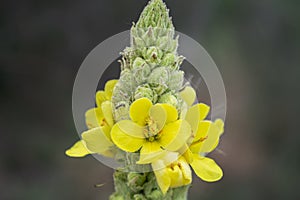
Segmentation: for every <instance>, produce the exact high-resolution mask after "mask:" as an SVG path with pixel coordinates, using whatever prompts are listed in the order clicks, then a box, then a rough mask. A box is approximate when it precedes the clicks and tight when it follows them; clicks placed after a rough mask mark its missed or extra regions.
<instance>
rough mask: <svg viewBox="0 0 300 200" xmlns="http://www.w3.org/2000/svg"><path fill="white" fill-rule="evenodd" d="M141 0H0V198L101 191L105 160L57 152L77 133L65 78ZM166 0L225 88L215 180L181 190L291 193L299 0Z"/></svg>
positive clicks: (48, 198) (295, 162)
mask: <svg viewBox="0 0 300 200" xmlns="http://www.w3.org/2000/svg"><path fill="white" fill-rule="evenodd" d="M146 2H147V1H146V0H106V1H105V0H88V1H83V0H81V1H79V0H73V1H71V0H60V1H58V0H52V1H50V0H39V1H37V0H25V1H16V0H10V1H2V2H1V6H0V113H1V115H0V152H1V154H0V155H1V156H0V199H1V200H18V199H22V200H35V199H43V200H53V199H63V200H68V199H72V200H81V199H91V200H93V199H107V198H108V196H109V194H110V193H112V191H113V181H112V172H113V170H112V169H110V168H108V167H106V166H104V165H102V164H101V163H99V162H98V161H97V160H95V159H94V158H93V157H87V158H84V159H71V158H68V157H66V156H65V155H64V151H65V149H66V148H67V147H69V146H70V145H71V144H72V143H73V142H75V141H76V140H77V139H78V135H77V133H76V130H75V126H74V123H73V118H72V108H71V101H72V99H71V97H72V87H73V82H74V79H75V76H76V73H77V70H78V69H79V67H80V64H81V62H82V61H83V59H84V58H85V56H86V55H87V54H88V53H89V52H90V51H91V50H92V49H93V48H94V47H95V46H96V45H98V44H99V43H100V42H102V41H103V40H105V39H106V38H108V37H110V36H112V35H113V34H116V33H119V32H121V31H124V30H127V29H129V28H130V26H131V23H132V22H133V21H136V20H137V18H138V16H139V13H140V12H141V10H142V8H143V7H144V6H145V4H146ZM166 2H167V4H168V7H169V8H170V9H171V15H172V16H173V20H174V24H175V26H176V29H177V30H178V31H180V32H183V33H185V34H187V35H189V36H191V37H192V38H194V39H196V40H197V41H199V42H200V43H201V44H202V45H203V46H204V47H205V48H206V50H207V51H208V52H209V53H210V55H211V56H212V57H213V59H214V60H215V62H216V64H217V65H218V67H219V70H220V72H221V74H222V76H223V79H224V83H225V86H226V91H227V98H228V112H227V121H226V130H225V135H224V136H223V138H222V141H221V145H220V147H219V149H220V151H216V152H215V153H213V155H212V157H213V158H215V159H216V160H217V162H218V163H219V164H220V165H221V166H222V167H223V169H224V173H225V176H224V178H223V180H222V181H220V182H218V183H215V184H209V183H205V182H202V181H201V180H199V179H197V178H196V177H195V178H194V182H193V186H192V188H191V190H190V195H189V197H190V199H195V200H196V199H202V200H209V199H222V200H227V199H228V200H233V199H234V200H241V199H243V200H248V199H249V200H253V199H256V200H263V199H273V200H275V199H276V200H277V199H289V200H290V199H291V200H296V199H300V190H299V189H298V186H299V179H300V172H299V170H300V155H299V153H300V134H299V128H298V127H297V126H298V125H299V122H298V120H299V114H300V112H299V111H300V106H299V102H300V84H299V82H298V81H299V79H300V37H299V36H300V12H299V9H300V1H298V0H285V1H283V0H261V1H252V0H244V1H238V0H188V1H184V0H166ZM199 96H200V97H201V94H199ZM200 99H201V98H200ZM99 183H104V184H105V185H104V186H103V187H100V188H95V187H94V185H95V184H99Z"/></svg>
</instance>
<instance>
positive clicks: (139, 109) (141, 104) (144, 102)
mask: <svg viewBox="0 0 300 200" xmlns="http://www.w3.org/2000/svg"><path fill="white" fill-rule="evenodd" d="M151 107H152V102H151V101H150V100H149V99H147V98H141V99H138V100H136V101H134V102H133V103H132V104H131V106H130V111H129V114H130V118H131V119H132V121H134V122H136V123H138V124H139V125H141V126H144V125H145V123H146V120H147V118H148V117H149V110H150V108H151Z"/></svg>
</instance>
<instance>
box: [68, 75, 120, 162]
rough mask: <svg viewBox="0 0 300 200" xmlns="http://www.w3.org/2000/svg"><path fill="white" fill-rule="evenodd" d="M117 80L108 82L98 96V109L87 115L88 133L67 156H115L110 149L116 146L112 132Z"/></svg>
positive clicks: (93, 109)
mask: <svg viewBox="0 0 300 200" xmlns="http://www.w3.org/2000/svg"><path fill="white" fill-rule="evenodd" d="M116 82H117V80H111V81H108V82H107V83H106V85H105V91H99V92H98V93H97V95H96V102H97V107H96V108H92V109H90V110H88V111H87V112H86V113H85V119H86V125H87V127H88V129H89V130H88V131H85V132H83V133H82V135H81V136H82V140H80V141H78V142H76V143H75V144H74V145H73V146H72V147H71V148H70V149H68V150H67V151H66V154H67V155H68V156H70V157H84V156H86V155H88V154H93V153H98V154H102V155H104V156H108V157H111V156H113V154H112V152H111V151H110V148H111V147H112V146H114V144H113V143H112V141H111V136H110V130H111V128H112V126H113V125H114V119H113V114H112V103H111V102H110V100H111V95H112V91H113V88H114V86H115V84H116Z"/></svg>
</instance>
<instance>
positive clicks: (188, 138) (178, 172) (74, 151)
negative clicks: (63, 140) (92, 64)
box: [66, 80, 223, 193]
mask: <svg viewBox="0 0 300 200" xmlns="http://www.w3.org/2000/svg"><path fill="white" fill-rule="evenodd" d="M116 83H117V80H111V81H108V82H107V83H106V86H105V90H104V91H99V92H97V94H96V103H97V107H96V108H92V109H90V110H88V111H87V112H86V125H87V127H88V128H89V130H88V131H86V132H83V133H82V140H80V141H78V142H76V143H75V144H74V145H73V146H72V147H71V148H70V149H68V150H67V151H66V154H67V155H68V156H71V157H83V156H86V155H88V154H94V153H96V154H101V155H103V156H108V157H114V152H115V151H114V149H116V148H119V149H121V150H123V151H125V152H131V153H134V152H135V153H139V160H138V161H137V164H140V165H142V164H151V166H152V169H153V171H154V173H155V176H156V179H157V183H158V185H159V187H160V188H161V191H162V192H163V193H166V192H167V191H168V189H169V188H170V187H171V188H172V187H179V186H183V185H188V184H190V183H191V181H192V175H191V169H190V167H191V168H192V169H193V170H194V172H195V173H196V175H197V176H198V177H200V178H201V179H202V180H204V181H208V182H211V181H217V180H219V179H220V178H221V177H222V175H223V173H222V170H221V168H220V167H219V166H218V165H217V164H216V163H215V162H214V161H213V160H212V159H210V158H207V157H206V156H205V155H206V154H207V153H210V152H211V151H213V150H214V149H215V148H216V147H217V145H218V143H219V137H220V136H221V134H222V133H223V121H222V120H220V119H218V120H216V121H215V122H212V121H209V120H205V118H206V117H207V115H208V113H209V107H208V106H207V105H205V104H202V103H200V104H195V105H192V104H193V102H194V101H195V97H196V95H195V91H194V89H193V88H191V87H186V88H185V89H184V90H183V91H182V92H180V95H181V97H182V99H184V100H185V105H186V106H185V108H186V110H185V111H182V112H181V114H180V115H179V113H178V111H177V109H176V108H175V107H174V106H173V105H171V104H167V103H156V104H154V105H153V104H152V102H151V101H150V100H149V99H148V98H144V97H143V98H140V99H137V100H135V101H134V102H133V103H132V104H131V106H130V109H129V116H130V120H120V121H118V122H117V123H115V121H114V118H113V112H112V103H111V96H112V91H113V89H114V86H115V84H116Z"/></svg>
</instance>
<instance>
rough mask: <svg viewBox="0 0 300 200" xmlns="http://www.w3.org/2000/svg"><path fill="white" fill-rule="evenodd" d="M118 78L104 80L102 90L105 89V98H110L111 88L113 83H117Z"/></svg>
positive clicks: (113, 85)
mask: <svg viewBox="0 0 300 200" xmlns="http://www.w3.org/2000/svg"><path fill="white" fill-rule="evenodd" d="M117 82H118V80H109V81H107V82H106V84H105V87H104V91H105V97H106V99H107V100H111V97H112V94H113V90H114V87H115V85H116V84H117Z"/></svg>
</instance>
